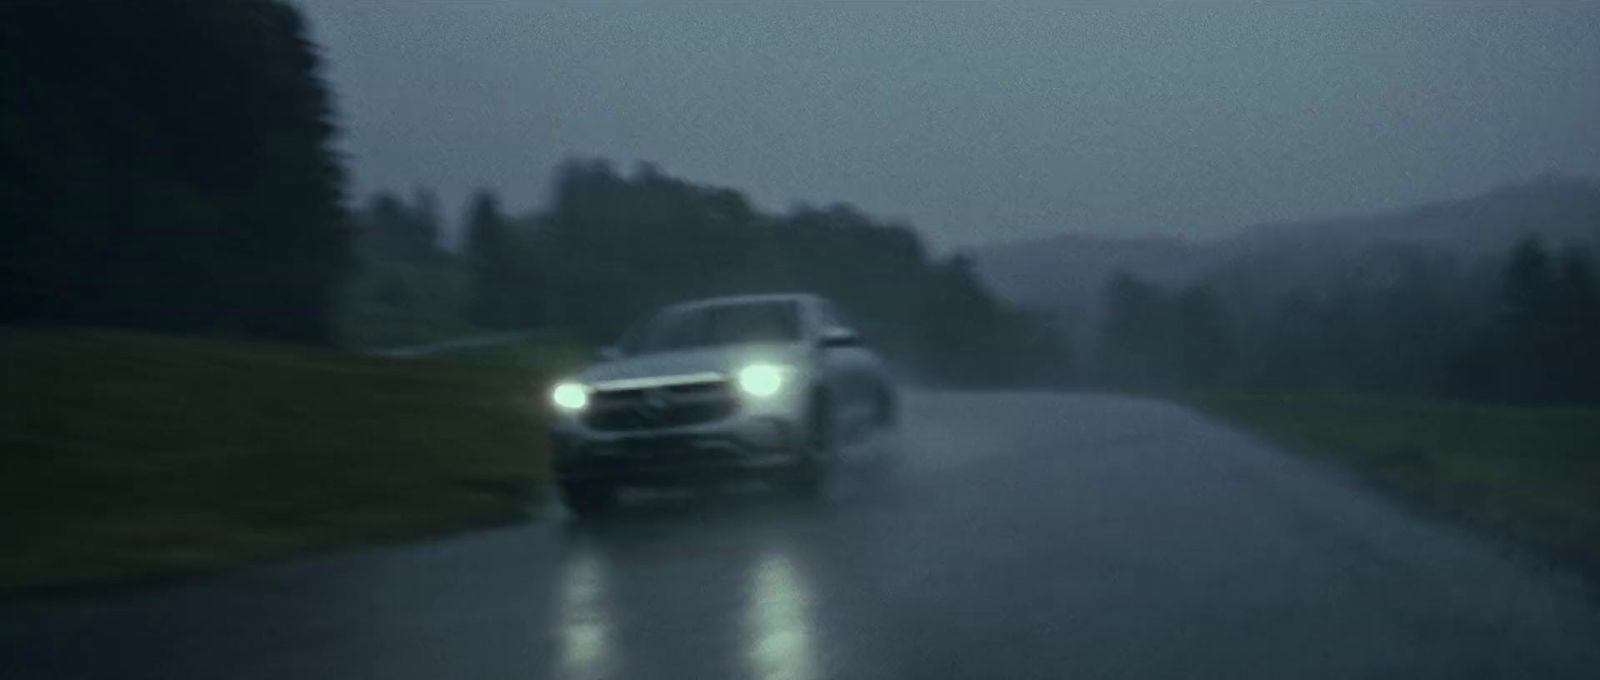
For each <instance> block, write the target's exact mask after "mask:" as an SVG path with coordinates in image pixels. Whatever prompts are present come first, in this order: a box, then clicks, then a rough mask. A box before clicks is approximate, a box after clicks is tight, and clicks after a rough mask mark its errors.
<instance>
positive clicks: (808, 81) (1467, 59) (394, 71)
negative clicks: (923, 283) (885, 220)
mask: <svg viewBox="0 0 1600 680" xmlns="http://www.w3.org/2000/svg"><path fill="white" fill-rule="evenodd" d="M297 1H298V2H299V4H300V5H301V6H303V7H304V8H305V9H306V10H307V11H308V14H309V15H310V18H311V21H312V23H313V30H314V33H315V35H316V37H317V39H318V41H319V42H321V43H322V44H323V45H324V47H325V50H326V56H327V57H328V59H329V62H330V70H329V76H330V78H331V80H332V81H333V84H334V86H335V88H336V91H337V94H338V98H339V107H340V110H341V112H342V114H343V120H344V125H345V127H346V129H347V133H346V137H345V139H344V148H345V150H346V152H347V153H348V154H349V155H350V157H351V161H352V166H353V169H354V174H355V180H356V188H357V190H358V191H366V190H370V189H373V188H378V187H394V188H400V189H406V188H409V187H411V186H413V185H417V184H426V185H430V186H434V187H436V188H438V189H439V190H440V193H441V197H442V198H443V199H445V200H446V201H447V205H448V207H449V208H450V209H451V210H452V211H455V210H457V208H458V206H459V202H460V201H461V200H462V199H463V197H464V196H465V194H466V192H467V191H468V190H469V189H471V188H472V187H475V186H486V187H490V188H493V189H495V190H497V191H499V192H500V193H501V194H502V196H504V197H505V199H506V203H507V204H508V205H509V206H511V207H512V208H513V209H517V210H522V209H527V208H532V207H534V206H536V205H539V204H541V203H542V202H543V201H544V198H545V190H546V182H547V179H548V174H549V171H550V169H551V168H552V167H553V166H554V165H555V164H556V163H557V162H558V161H559V160H560V159H561V158H562V157H564V156H568V155H593V156H603V157H607V158H610V159H612V160H614V161H616V162H618V164H619V166H620V167H623V168H628V167H631V165H632V164H633V162H634V161H641V160H644V161H651V162H655V163H657V164H658V165H660V166H661V167H662V168H663V169H664V170H666V171H668V172H670V173H673V174H677V175H680V176H684V177H686V178H689V179H692V180H695V181H703V182H709V183H716V184H722V185H727V186H732V187H735V188H739V189H742V190H744V191H746V192H747V193H748V194H749V195H751V196H752V197H753V198H755V199H756V200H757V201H758V202H759V203H760V204H762V205H764V206H766V207H769V208H773V209H783V208H786V207H788V206H789V205H790V204H791V203H793V202H795V201H799V200H807V201H812V202H819V203H820V202H831V201H835V200H841V201H848V202H851V203H855V204H857V205H859V206H861V207H862V208H863V209H866V210H868V211H870V212H874V213H877V214H881V215H885V216H891V217H900V218H905V219H907V220H910V221H912V222H914V223H915V224H917V225H918V226H919V227H921V228H922V229H923V230H924V231H925V232H926V233H928V234H929V235H930V236H932V237H933V238H934V240H935V241H936V242H938V243H941V244H946V245H955V244H965V243H974V242H979V241H985V240H995V239H1005V238H1012V237H1015V236H1018V235H1022V234H1029V233H1039V232H1048V231H1051V230H1076V231H1091V232H1099V233H1126V234H1148V233H1165V234H1176V235H1188V236H1199V237H1204V236H1211V235H1220V234H1224V233H1227V232H1228V231H1230V230H1231V229H1232V228H1235V227H1239V226H1244V225H1246V224H1249V223H1255V222H1261V221H1267V220H1276V219H1286V218H1296V217H1310V216H1321V215H1327V214H1330V213H1343V212H1350V211H1363V210H1372V209H1379V208H1385V207H1392V206H1399V205H1405V204H1410V203H1416V202H1422V201H1427V200H1435V199H1442V198H1451V197H1456V196H1462V195H1466V194H1470V193H1472V192H1475V191H1478V190H1482V189H1485V188H1488V187H1491V186H1494V185H1497V184H1501V183H1505V182H1509V181H1515V180H1520V179H1526V178H1529V177H1532V176H1534V175H1538V174H1541V173H1544V172H1551V171H1553V172H1561V173H1567V174H1581V175H1585V176H1590V177H1596V176H1600V3H1595V2H1591V3H1570V2H1569V3H1558V2H1496V3H1483V4H1468V3H1456V2H1434V3H1425V4H1424V3H1417V4H1405V3H1392V2H1387V1H1385V2H1370V3H1345V2H1340V3H1317V4H1312V3H1310V2H1276V3H1267V4H1256V3H1234V2H1229V3H1222V2H1189V3H1181V4H1139V5H1130V4H1128V3H1123V2H1118V3H1104V4H1093V5H1091V4H1078V3H1038V4H1002V5H976V4H957V3H922V4H911V3H856V2H852V3H831V4H813V3H804V4H800V3H783V4H778V3H757V4H733V3H711V2H700V3H685V4H669V3H665V2H648V3H621V2H615V3H611V2H586V3H577V4H546V3H535V2H443V1H439V2H420V1H418V2H393V1H392V2H371V1H358V0H297Z"/></svg>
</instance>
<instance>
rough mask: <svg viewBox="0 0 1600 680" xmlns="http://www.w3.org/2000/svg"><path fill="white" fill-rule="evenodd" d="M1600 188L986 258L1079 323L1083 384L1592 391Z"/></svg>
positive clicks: (1031, 303) (1543, 393) (1509, 189)
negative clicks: (1214, 236) (1203, 237)
mask: <svg viewBox="0 0 1600 680" xmlns="http://www.w3.org/2000/svg"><path fill="white" fill-rule="evenodd" d="M1597 246H1600V184H1597V183H1595V182H1593V181H1588V180H1584V179H1578V178H1569V177H1559V176H1553V175H1545V176H1541V177H1538V178H1534V179H1532V180H1530V181H1528V182H1525V183H1521V184H1515V185H1510V186H1505V187H1501V188H1498V189H1495V190H1492V191H1489V192H1486V193H1483V194H1481V195H1477V196H1472V197H1468V198H1464V199H1461V200H1455V201H1441V202H1435V203H1430V204H1426V205H1422V206H1416V207H1412V208H1403V209H1397V210H1391V211H1384V212H1377V213H1372V214H1366V215H1357V216H1344V217H1333V218H1326V219H1316V220H1306V221H1297V222H1284V223H1270V224H1261V225H1254V226H1250V227H1246V228H1244V229H1241V230H1240V231H1239V232H1238V234H1237V235H1235V236H1232V237H1229V238H1225V239H1221V240H1215V241H1186V240H1182V239H1175V238H1115V237H1103V236H1088V235H1077V234H1068V235H1063V236H1057V237H1050V238H1045V239H1038V240H1031V241H1020V242H1012V243H1003V244H994V245H990V246H985V247H980V248H978V249H977V250H976V251H975V253H974V259H975V260H976V262H977V264H978V269H979V271H980V272H981V273H982V275H983V278H984V280H985V282H986V283H988V284H989V285H991V286H993V288H994V289H995V290H996V291H997V292H998V293H999V294H1000V295H1002V296H1003V297H1004V298H1006V299H1008V300H1010V301H1012V302H1014V303H1016V304H1019V305H1022V306H1025V307H1027V308H1031V309H1036V310H1045V311H1048V312H1049V313H1051V314H1053V315H1055V316H1056V317H1057V318H1061V319H1064V320H1066V321H1067V322H1068V324H1069V329H1070V331H1071V334H1072V337H1073V339H1074V341H1075V342H1076V343H1077V344H1079V345H1080V346H1082V347H1083V348H1084V353H1083V355H1084V356H1092V357H1094V359H1093V360H1090V361H1086V362H1084V364H1083V365H1082V366H1081V368H1082V369H1083V370H1082V371H1081V372H1080V373H1079V376H1078V377H1079V378H1080V379H1082V380H1085V381H1087V382H1089V383H1091V384H1105V385H1137V386H1142V387H1186V388H1218V387H1221V388H1230V389H1269V390H1318V391H1335V392H1337V391H1351V392H1377V393H1390V394H1407V395H1416V396H1446V397H1473V398H1496V399H1510V400H1515V401H1534V402H1538V401H1550V400H1554V401H1569V400H1592V399H1594V398H1595V390H1596V386H1597V382H1596V380H1597V374H1596V371H1597V367H1596V359H1595V356H1594V355H1595V351H1594V348H1595V347H1596V345H1595V343H1596V342H1597V341H1600V335H1596V329H1597V328H1600V325H1597V324H1600V317H1597V316H1596V297H1595V283H1594V277H1593V271H1594V267H1595V262H1596V256H1597V254H1600V248H1597Z"/></svg>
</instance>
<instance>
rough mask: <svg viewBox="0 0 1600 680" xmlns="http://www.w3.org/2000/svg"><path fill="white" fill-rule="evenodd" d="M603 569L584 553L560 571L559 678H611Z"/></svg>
mask: <svg viewBox="0 0 1600 680" xmlns="http://www.w3.org/2000/svg"><path fill="white" fill-rule="evenodd" d="M605 571H606V565H605V564H604V562H603V561H602V560H601V558H600V556H599V555H597V554H595V553H594V552H593V551H589V550H585V551H582V552H580V553H579V554H577V555H574V556H572V558H571V559H568V560H566V562H565V564H563V565H562V568H561V591H560V595H559V596H560V607H561V608H560V620H559V621H557V625H558V626H560V632H559V635H560V648H559V650H558V659H559V660H560V664H561V666H560V668H561V673H560V675H561V677H566V678H603V677H609V676H610V675H611V674H612V671H613V670H614V668H613V658H612V657H613V655H614V654H615V653H616V650H614V649H613V648H612V641H611V635H612V631H611V611H610V606H609V603H608V602H607V601H606V592H607V590H606V585H607V584H606V573H605Z"/></svg>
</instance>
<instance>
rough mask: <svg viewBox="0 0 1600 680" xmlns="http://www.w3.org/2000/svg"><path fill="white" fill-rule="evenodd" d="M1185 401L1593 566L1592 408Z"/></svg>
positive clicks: (1595, 435) (1597, 415) (1335, 400)
mask: <svg viewBox="0 0 1600 680" xmlns="http://www.w3.org/2000/svg"><path fill="white" fill-rule="evenodd" d="M1185 401H1187V402H1188V403H1190V404H1191V405H1193V406H1195V407H1197V408H1199V409H1200V410H1202V411H1205V412H1207V413H1210V414H1212V415H1215V416H1217V417H1219V418H1221V419H1223V420H1226V421H1231V422H1234V423H1238V424H1240V425H1244V426H1247V427H1250V428H1255V429H1258V430H1260V431H1262V432H1264V433H1266V434H1268V435H1269V436H1270V437H1272V438H1274V439H1276V440H1279V441H1282V442H1284V443H1286V444H1289V445H1291V446H1298V447H1301V448H1305V449H1307V450H1309V451H1313V452H1317V453H1322V454H1326V455H1331V456H1336V457H1337V458H1339V459H1341V460H1344V461H1347V462H1348V463H1350V464H1352V465H1354V466H1355V467H1356V468H1357V469H1358V470H1359V471H1361V472H1363V473H1366V474H1368V475H1370V476H1372V477H1375V478H1376V479H1377V480H1379V481H1380V482H1382V483H1385V484H1386V485H1390V486H1398V487H1399V488H1401V489H1402V490H1404V491H1405V492H1407V493H1408V494H1410V495H1413V496H1416V497H1420V498H1421V499H1423V500H1424V501H1426V502H1428V503H1429V504H1431V505H1433V506H1434V507H1437V508H1441V509H1444V510H1447V511H1450V512H1453V513H1459V514H1461V515H1464V516H1466V517H1468V518H1470V519H1472V520H1474V521H1477V522H1479V523H1483V524H1488V525H1491V526H1494V527H1497V528H1505V529H1510V530H1512V531H1513V532H1515V533H1517V534H1520V535H1522V536H1524V537H1526V538H1531V539H1533V540H1536V541H1537V542H1539V543H1542V544H1543V545H1545V546H1547V547H1549V548H1553V549H1555V550H1557V551H1558V552H1561V553H1563V554H1566V555H1568V556H1573V557H1577V558H1579V559H1581V560H1583V561H1584V562H1586V563H1587V564H1588V565H1591V566H1592V565H1596V564H1600V409H1596V408H1514V407H1502V406H1485V405H1470V404H1448V403H1430V402H1419V401H1404V400H1389V399H1379V398H1368V397H1348V396H1198V397H1191V398H1188V399H1186V400H1185Z"/></svg>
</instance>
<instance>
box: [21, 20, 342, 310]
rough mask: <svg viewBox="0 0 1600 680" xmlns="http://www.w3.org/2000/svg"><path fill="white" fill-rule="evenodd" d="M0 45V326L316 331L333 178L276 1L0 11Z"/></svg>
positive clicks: (321, 97) (324, 136) (329, 266)
mask: <svg viewBox="0 0 1600 680" xmlns="http://www.w3.org/2000/svg"><path fill="white" fill-rule="evenodd" d="M0 45H4V46H5V49H4V50H0V78H3V79H4V80H5V82H7V83H26V84H27V86H26V87H16V88H6V92H5V94H4V96H3V97H0V178H3V181H0V186H3V187H5V189H0V291H4V292H3V293H0V322H3V323H18V322H49V323H81V324H103V325H115V326H128V327H137V328H147V329H154V330H162V331H174V332H203V333H227V334H245V335H253V336H257V337H265V338H273V339H280V340H293V341H302V342H327V341H329V340H331V334H332V331H331V325H330V322H331V319H330V318H329V317H330V312H331V307H332V304H333V296H334V292H335V289H336V287H337V284H338V281H339V279H340V277H341V276H342V275H343V274H344V272H345V270H346V268H347V265H348V262H349V258H348V255H349V253H348V244H347V235H346V232H345V228H344V214H343V210H342V207H341V200H342V187H343V176H342V171H341V169H340V167H339V164H338V162H337V159H336V156H335V155H334V154H333V152H332V150H331V139H332V136H333V132H334V127H333V122H332V118H333V115H332V107H331V102H330V99H329V96H328V93H327V89H326V87H325V85H324V83H323V81H322V80H321V76H320V73H319V71H320V61H319V58H318V56H317V52H316V49H315V47H314V46H313V45H312V44H311V42H310V41H309V40H308V38H307V37H306V27H305V24H304V22H303V20H302V19H301V17H300V14H299V13H298V12H297V11H296V10H295V9H294V7H293V6H291V5H289V4H287V3H286V2H282V1H280V0H153V1H152V2H144V3H137V4H130V3H83V2H63V3H45V2H20V3H3V4H0ZM64 46H70V47H64Z"/></svg>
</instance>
